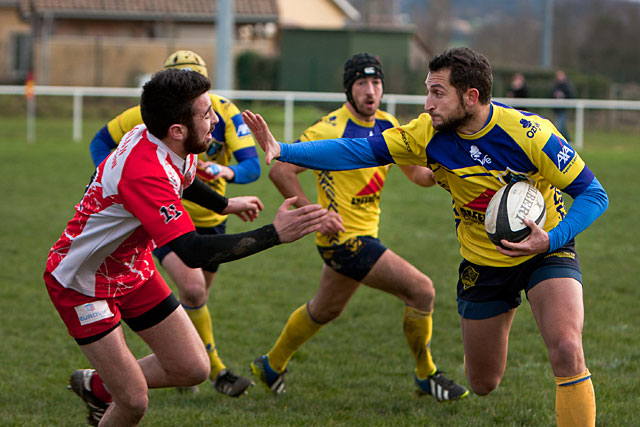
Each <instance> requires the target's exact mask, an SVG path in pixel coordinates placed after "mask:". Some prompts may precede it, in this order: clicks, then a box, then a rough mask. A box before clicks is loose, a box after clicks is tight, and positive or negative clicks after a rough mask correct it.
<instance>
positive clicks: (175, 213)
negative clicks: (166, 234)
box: [159, 203, 182, 224]
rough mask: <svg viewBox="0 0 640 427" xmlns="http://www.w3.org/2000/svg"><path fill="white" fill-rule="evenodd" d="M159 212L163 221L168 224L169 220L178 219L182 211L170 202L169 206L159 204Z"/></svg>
mask: <svg viewBox="0 0 640 427" xmlns="http://www.w3.org/2000/svg"><path fill="white" fill-rule="evenodd" d="M159 210H160V214H161V215H162V216H163V218H164V223H165V224H168V223H169V221H171V220H173V219H178V218H180V217H181V216H182V211H180V210H178V209H177V208H176V206H175V205H174V204H173V203H172V204H170V205H169V207H166V206H160V209H159Z"/></svg>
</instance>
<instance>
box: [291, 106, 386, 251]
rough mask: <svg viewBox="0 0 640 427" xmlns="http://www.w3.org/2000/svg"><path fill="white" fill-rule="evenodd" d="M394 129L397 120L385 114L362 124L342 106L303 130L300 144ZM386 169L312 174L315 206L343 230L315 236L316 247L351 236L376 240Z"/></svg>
mask: <svg viewBox="0 0 640 427" xmlns="http://www.w3.org/2000/svg"><path fill="white" fill-rule="evenodd" d="M394 126H398V121H397V120H396V118H395V117H393V116H392V115H391V114H389V113H386V112H384V111H380V110H378V111H376V114H375V117H374V121H373V122H362V121H360V120H358V119H357V118H355V117H354V116H353V114H351V112H350V111H349V110H348V109H347V107H346V106H345V105H343V106H342V107H340V108H339V109H337V110H335V111H333V112H331V113H329V114H328V115H326V116H324V117H323V118H322V119H320V120H319V121H318V122H316V123H315V124H314V125H313V126H311V127H310V128H308V129H307V130H305V131H304V133H303V134H302V136H301V137H300V141H303V142H304V141H314V140H318V139H331V138H366V137H369V136H372V135H375V134H379V133H381V132H383V131H384V130H386V129H389V128H392V127H394ZM389 167H390V166H389V165H385V166H377V167H372V168H364V169H355V170H349V171H340V172H332V171H328V170H315V171H314V173H315V177H316V186H317V190H318V203H320V204H321V205H322V206H323V207H324V208H326V209H328V210H331V211H334V212H337V213H338V214H339V215H340V216H341V217H342V220H343V226H344V228H345V231H343V232H339V233H337V234H334V235H331V236H327V235H324V234H321V233H317V234H316V244H318V245H319V246H333V245H339V244H342V243H344V242H345V241H346V240H348V239H350V238H352V237H355V236H372V237H378V224H379V222H380V193H381V192H382V188H383V186H384V182H385V180H386V178H387V173H388V172H389Z"/></svg>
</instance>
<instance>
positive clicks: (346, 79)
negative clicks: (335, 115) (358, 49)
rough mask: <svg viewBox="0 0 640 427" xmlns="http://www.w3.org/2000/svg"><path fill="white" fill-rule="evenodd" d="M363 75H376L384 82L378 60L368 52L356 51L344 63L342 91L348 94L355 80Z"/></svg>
mask: <svg viewBox="0 0 640 427" xmlns="http://www.w3.org/2000/svg"><path fill="white" fill-rule="evenodd" d="M364 77H377V78H379V79H380V80H382V83H384V74H383V73H382V65H380V61H378V59H377V58H375V57H373V56H371V55H369V54H368V53H356V54H355V55H353V56H352V57H351V58H349V60H347V62H345V64H344V74H343V85H344V91H345V92H346V93H347V94H349V93H350V92H351V87H352V86H353V84H354V83H355V81H356V80H358V79H361V78H364Z"/></svg>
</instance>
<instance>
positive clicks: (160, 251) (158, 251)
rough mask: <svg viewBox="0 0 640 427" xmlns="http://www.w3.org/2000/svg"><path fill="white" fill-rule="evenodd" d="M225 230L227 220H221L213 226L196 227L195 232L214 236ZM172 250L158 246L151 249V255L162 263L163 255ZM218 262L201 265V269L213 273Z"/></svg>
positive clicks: (167, 246)
mask: <svg viewBox="0 0 640 427" xmlns="http://www.w3.org/2000/svg"><path fill="white" fill-rule="evenodd" d="M226 231H227V222H226V221H225V222H223V223H222V224H219V225H216V226H215V227H196V232H197V233H198V234H202V235H205V236H215V235H216V234H225V233H226ZM171 252H172V250H171V248H170V247H169V245H164V246H160V247H159V248H155V249H154V250H153V255H155V257H156V258H157V259H158V262H159V263H160V264H162V260H163V259H164V257H166V256H167V255H169V254H170V253H171ZM219 265H220V264H214V263H211V264H209V265H207V266H205V267H202V269H203V270H205V271H208V272H211V273H215V272H216V271H218V266H219Z"/></svg>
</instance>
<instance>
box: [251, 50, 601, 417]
mask: <svg viewBox="0 0 640 427" xmlns="http://www.w3.org/2000/svg"><path fill="white" fill-rule="evenodd" d="M492 84H493V76H492V71H491V65H490V64H489V61H488V60H487V59H486V58H485V57H484V56H483V55H481V54H479V53H477V52H474V51H473V50H471V49H468V48H455V49H450V50H448V51H445V52H443V53H442V54H440V55H437V56H436V57H434V58H433V59H432V60H431V62H430V63H429V74H428V75H427V79H426V81H425V86H426V89H427V99H426V102H425V111H426V114H421V115H420V117H418V118H417V119H415V120H413V121H411V122H410V123H408V124H406V125H404V126H400V127H395V128H391V129H387V130H386V131H385V132H383V133H382V134H380V135H373V136H370V137H367V138H346V139H333V140H324V141H314V142H307V143H299V144H278V143H277V142H276V141H275V139H274V138H273V136H272V135H271V133H270V132H269V130H268V127H267V125H266V123H265V122H264V120H263V119H262V118H261V117H260V116H256V115H254V114H253V113H251V112H250V111H246V112H245V113H243V116H244V118H245V122H246V123H247V124H248V125H249V127H250V128H251V130H252V131H253V133H254V136H255V137H256V139H257V140H258V142H259V143H260V145H261V146H262V147H263V148H265V152H266V161H267V164H269V163H270V162H271V161H272V159H274V158H277V159H279V160H281V161H284V162H292V163H295V164H298V165H301V166H305V167H308V168H313V169H320V170H343V169H354V168H362V167H375V166H378V165H386V164H389V163H397V164H415V165H427V166H430V167H431V169H432V170H433V173H434V177H435V179H436V181H437V182H438V184H439V185H441V186H442V187H443V188H444V189H446V190H447V191H449V193H450V194H451V197H452V199H453V214H454V218H455V224H456V234H457V237H458V242H459V243H460V253H461V255H462V257H463V260H462V262H461V264H460V267H459V270H458V272H459V277H458V313H459V314H460V322H461V329H462V341H463V344H464V354H465V368H466V373H467V378H468V380H469V383H470V385H471V388H472V389H473V391H474V392H475V393H477V394H479V395H486V394H489V393H491V392H492V391H493V390H494V389H496V388H497V387H498V384H499V383H500V381H501V379H502V377H503V375H504V370H505V367H506V363H507V350H508V343H509V331H510V329H511V324H512V322H513V318H514V316H515V312H516V309H517V307H518V306H519V305H520V304H521V291H522V290H524V291H525V293H526V296H527V298H528V300H529V304H530V306H531V311H532V312H533V316H534V317H535V319H536V322H537V325H538V329H539V330H540V334H541V335H542V338H543V340H544V343H545V345H546V346H547V351H548V357H549V362H550V364H551V368H552V370H553V374H554V375H555V382H556V420H557V423H558V425H559V426H561V427H564V426H594V425H595V417H596V402H595V394H594V389H593V384H592V382H591V373H590V372H589V370H588V369H587V367H586V363H585V357H584V351H583V347H582V328H583V323H584V304H583V298H582V295H583V290H582V283H581V282H582V273H581V271H580V263H579V261H578V256H577V254H576V251H575V243H574V238H575V237H576V235H578V233H580V232H581V231H583V230H585V229H586V228H587V227H589V226H590V225H591V224H592V223H593V221H595V220H596V219H597V218H598V217H599V216H600V215H601V214H602V213H603V212H604V211H605V209H606V208H607V206H608V203H609V202H608V197H607V193H606V192H605V191H604V189H603V188H602V186H601V185H600V183H599V182H598V180H597V179H596V178H595V176H594V175H593V173H592V172H591V171H590V170H589V168H588V167H587V166H586V164H585V163H584V161H583V160H582V159H581V158H580V156H579V155H578V153H577V152H576V151H575V150H574V149H573V148H571V146H570V145H569V144H568V143H567V141H566V140H565V139H564V138H563V136H562V135H561V134H560V132H558V130H557V129H556V128H555V127H554V126H553V124H552V123H551V122H550V121H549V120H546V119H544V118H542V117H540V116H537V115H535V114H532V113H528V112H523V111H519V110H516V109H514V108H511V107H508V106H506V105H503V104H500V103H496V102H492V101H491V89H492ZM513 179H524V180H528V181H529V182H530V183H532V184H533V185H535V187H536V188H537V189H538V190H540V192H541V193H542V194H543V195H544V197H545V203H546V206H547V212H546V222H545V224H544V229H542V228H540V227H538V226H537V225H536V224H535V222H534V221H530V220H528V219H525V223H526V224H527V226H528V227H529V228H531V235H530V236H529V238H527V239H526V240H524V241H523V242H520V243H511V242H507V241H506V240H502V244H503V245H504V246H506V247H507V249H503V248H501V247H497V246H496V245H494V244H492V243H491V241H490V240H489V238H488V236H487V234H486V232H485V229H484V215H485V212H486V209H487V205H488V203H489V200H490V199H491V196H492V195H493V194H495V192H496V191H497V190H498V189H500V188H501V187H502V186H504V185H506V184H507V183H508V182H510V181H511V180H513ZM561 191H563V192H565V193H567V194H568V195H570V196H571V197H573V199H574V200H573V203H572V205H571V209H570V210H569V211H568V212H566V211H565V208H564V202H563V196H562V193H561ZM432 243H433V242H432Z"/></svg>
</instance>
